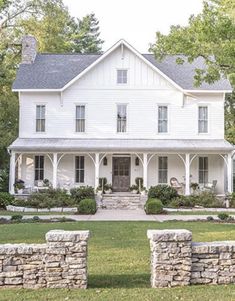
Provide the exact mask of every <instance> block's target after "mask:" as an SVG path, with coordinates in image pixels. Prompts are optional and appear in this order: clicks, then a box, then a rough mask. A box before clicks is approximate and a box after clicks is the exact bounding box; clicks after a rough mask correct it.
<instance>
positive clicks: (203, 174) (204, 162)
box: [198, 157, 208, 184]
mask: <svg viewBox="0 0 235 301" xmlns="http://www.w3.org/2000/svg"><path fill="white" fill-rule="evenodd" d="M198 163H199V166H198V167H199V168H198V170H199V175H198V178H199V184H206V183H208V157H199V161H198Z"/></svg>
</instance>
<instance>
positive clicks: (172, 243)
mask: <svg viewBox="0 0 235 301" xmlns="http://www.w3.org/2000/svg"><path fill="white" fill-rule="evenodd" d="M147 236H148V238H149V240H150V250H151V286H152V287H153V288H156V287H172V286H184V285H189V284H190V277H191V267H192V259H191V255H192V233H191V232H190V231H188V230H148V232H147Z"/></svg>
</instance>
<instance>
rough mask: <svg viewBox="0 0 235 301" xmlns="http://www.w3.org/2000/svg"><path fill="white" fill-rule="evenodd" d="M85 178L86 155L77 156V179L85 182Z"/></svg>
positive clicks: (79, 181) (77, 181) (78, 181)
mask: <svg viewBox="0 0 235 301" xmlns="http://www.w3.org/2000/svg"><path fill="white" fill-rule="evenodd" d="M84 179H85V158H84V156H76V157H75V181H76V183H84Z"/></svg>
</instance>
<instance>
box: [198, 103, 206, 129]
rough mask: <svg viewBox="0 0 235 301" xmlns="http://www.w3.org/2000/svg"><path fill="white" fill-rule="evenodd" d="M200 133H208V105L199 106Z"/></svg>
mask: <svg viewBox="0 0 235 301" xmlns="http://www.w3.org/2000/svg"><path fill="white" fill-rule="evenodd" d="M198 133H208V107H207V106H200V107H198Z"/></svg>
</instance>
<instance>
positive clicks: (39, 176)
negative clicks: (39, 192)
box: [34, 156, 44, 181]
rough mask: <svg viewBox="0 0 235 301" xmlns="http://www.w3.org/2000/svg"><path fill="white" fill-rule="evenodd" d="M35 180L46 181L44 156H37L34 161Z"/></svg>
mask: <svg viewBox="0 0 235 301" xmlns="http://www.w3.org/2000/svg"><path fill="white" fill-rule="evenodd" d="M34 168H35V170H34V179H35V181H43V179H44V156H35V159H34Z"/></svg>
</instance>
